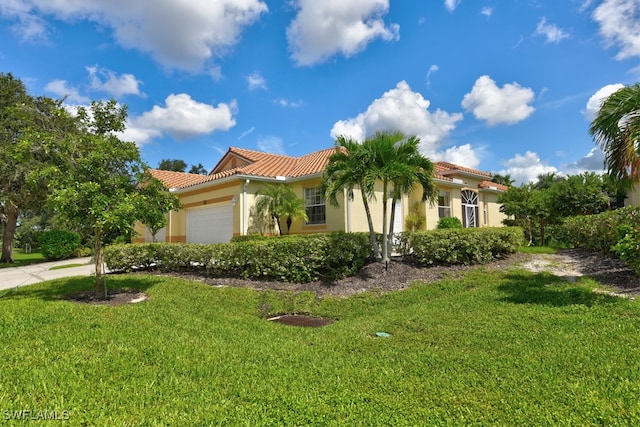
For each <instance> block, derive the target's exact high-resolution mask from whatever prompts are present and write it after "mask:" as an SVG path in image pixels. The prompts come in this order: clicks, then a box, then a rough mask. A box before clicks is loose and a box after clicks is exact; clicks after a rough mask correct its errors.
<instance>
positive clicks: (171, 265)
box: [104, 233, 371, 283]
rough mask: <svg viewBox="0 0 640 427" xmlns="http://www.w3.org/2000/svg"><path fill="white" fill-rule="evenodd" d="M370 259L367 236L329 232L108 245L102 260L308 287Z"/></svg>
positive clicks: (116, 265)
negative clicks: (212, 241)
mask: <svg viewBox="0 0 640 427" xmlns="http://www.w3.org/2000/svg"><path fill="white" fill-rule="evenodd" d="M370 255H371V248H370V244H369V240H368V234H366V233H331V234H312V235H305V236H283V237H278V238H267V239H248V240H246V241H235V242H233V243H217V244H211V245H204V244H195V243H186V244H176V243H139V244H132V245H110V246H107V247H106V248H105V252H104V259H105V262H106V264H107V266H108V267H109V269H111V270H124V271H131V270H132V269H134V268H142V269H148V268H151V267H154V268H157V269H160V270H163V271H194V272H206V273H207V274H213V275H240V276H241V277H245V278H253V279H261V278H264V279H270V280H281V281H286V282H298V283H304V282H310V281H313V280H317V279H319V278H320V277H332V278H339V277H345V276H347V275H351V274H355V273H356V272H357V271H358V270H359V269H360V267H362V266H363V265H364V263H365V262H366V261H367V259H368V258H369V257H370Z"/></svg>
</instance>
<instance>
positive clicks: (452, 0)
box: [444, 0, 462, 12]
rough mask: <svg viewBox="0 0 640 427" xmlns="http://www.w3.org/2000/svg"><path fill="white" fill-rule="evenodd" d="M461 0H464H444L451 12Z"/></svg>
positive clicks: (445, 5)
mask: <svg viewBox="0 0 640 427" xmlns="http://www.w3.org/2000/svg"><path fill="white" fill-rule="evenodd" d="M461 1H462V0H444V7H446V8H447V10H449V12H453V11H454V10H456V7H458V5H459V4H460V2H461Z"/></svg>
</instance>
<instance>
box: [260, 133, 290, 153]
mask: <svg viewBox="0 0 640 427" xmlns="http://www.w3.org/2000/svg"><path fill="white" fill-rule="evenodd" d="M257 144H258V149H259V150H260V151H264V152H265V153H271V154H285V152H284V145H283V144H282V139H281V138H278V137H277V136H261V137H259V138H258V141H257Z"/></svg>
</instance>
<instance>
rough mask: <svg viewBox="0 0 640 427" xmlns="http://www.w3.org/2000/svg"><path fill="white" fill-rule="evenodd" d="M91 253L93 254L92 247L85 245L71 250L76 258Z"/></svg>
mask: <svg viewBox="0 0 640 427" xmlns="http://www.w3.org/2000/svg"><path fill="white" fill-rule="evenodd" d="M91 255H93V249H91V248H89V247H87V246H82V247H79V248H78V249H76V250H75V251H73V256H74V257H78V258H83V257H88V256H91Z"/></svg>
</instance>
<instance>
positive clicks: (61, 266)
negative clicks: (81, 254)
mask: <svg viewBox="0 0 640 427" xmlns="http://www.w3.org/2000/svg"><path fill="white" fill-rule="evenodd" d="M83 265H87V263H84V264H81V263H73V264H62V265H55V266H53V267H51V268H50V269H49V270H61V269H63V268H72V267H82V266H83Z"/></svg>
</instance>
